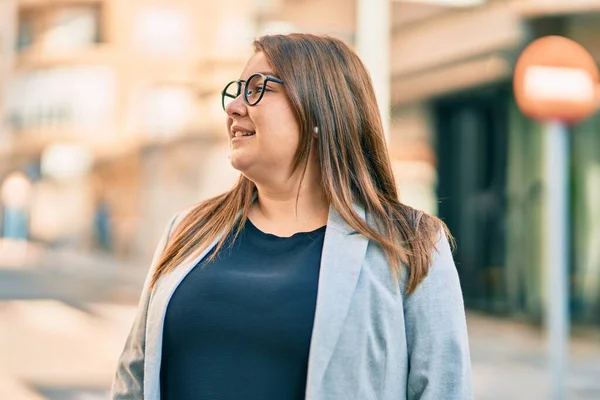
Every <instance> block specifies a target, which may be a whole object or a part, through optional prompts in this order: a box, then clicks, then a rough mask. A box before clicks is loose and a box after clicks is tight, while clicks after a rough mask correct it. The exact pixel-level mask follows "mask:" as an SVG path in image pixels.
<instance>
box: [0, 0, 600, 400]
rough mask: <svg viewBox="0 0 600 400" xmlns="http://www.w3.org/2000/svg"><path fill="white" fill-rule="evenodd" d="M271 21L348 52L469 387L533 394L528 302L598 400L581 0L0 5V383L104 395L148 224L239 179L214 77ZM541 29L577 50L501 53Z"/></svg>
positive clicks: (593, 138)
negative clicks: (434, 259)
mask: <svg viewBox="0 0 600 400" xmlns="http://www.w3.org/2000/svg"><path fill="white" fill-rule="evenodd" d="M232 10H235V11H236V12H232ZM290 32H305V33H313V34H318V35H327V36H331V37H335V38H338V39H340V40H342V41H343V42H344V43H346V44H347V45H348V46H350V47H351V48H352V49H353V50H355V51H356V53H357V54H358V56H359V57H360V59H361V60H362V62H363V63H364V64H365V66H366V67H367V70H368V71H369V74H370V76H371V79H372V81H373V89H374V92H375V94H376V97H377V104H378V106H379V109H380V112H381V122H382V126H383V127H384V129H383V132H384V134H383V135H384V137H385V141H386V146H387V149H388V151H389V156H390V161H391V165H390V167H391V169H392V170H393V174H394V179H395V182H396V183H397V186H398V188H399V193H400V199H399V200H400V201H401V202H402V203H403V204H405V205H408V206H410V207H414V208H415V209H418V210H423V211H424V212H426V213H428V214H431V215H435V216H437V217H439V218H440V219H441V220H442V221H444V223H445V224H446V225H447V226H448V228H449V230H450V232H451V233H452V235H453V236H454V238H455V239H456V243H457V246H456V250H455V252H454V253H453V255H454V261H455V264H456V268H457V272H458V276H459V279H460V284H461V289H462V295H463V299H464V303H465V307H466V309H467V316H468V328H469V333H470V341H471V359H472V365H473V385H474V389H475V394H476V398H477V399H478V400H496V399H498V400H501V399H511V400H512V399H517V400H520V399H526V400H530V399H533V400H536V399H540V400H542V399H543V400H546V399H550V398H553V397H552V396H551V393H550V392H551V387H552V385H551V383H557V385H556V386H557V387H558V386H560V384H561V383H562V380H560V379H555V381H554V382H552V381H551V379H552V378H551V374H550V373H549V371H550V368H549V365H548V358H549V357H548V348H547V337H548V335H547V332H545V330H544V329H543V328H542V327H541V326H540V325H539V321H540V320H542V319H544V320H546V321H549V325H552V326H553V327H554V329H552V332H553V333H554V335H553V336H552V337H553V338H555V341H554V342H553V343H557V345H555V346H553V347H552V349H553V350H554V353H556V354H555V357H554V358H553V360H555V361H556V363H555V366H556V368H555V369H554V370H555V371H559V370H560V369H561V367H562V366H564V365H563V363H562V350H563V349H564V346H562V344H563V343H564V340H563V339H564V337H563V335H562V333H564V332H566V330H567V329H563V328H565V327H566V326H567V325H568V326H570V327H571V336H570V342H569V353H570V358H569V363H568V377H567V380H566V385H567V392H568V393H567V395H566V396H565V399H568V400H579V399H590V400H591V399H594V400H599V399H600V245H599V243H600V207H599V205H600V107H596V106H597V105H598V104H599V103H598V101H597V100H598V96H600V80H599V79H598V74H597V72H598V66H599V65H600V0H318V1H317V0H303V1H292V0H251V1H248V0H222V1H218V2H208V1H193V0H177V1H172V0H138V1H122V0H68V1H63V0H60V1H59V0H5V1H0V400H20V399H24V400H30V399H31V400H43V399H50V400H53V399H60V400H95V399H105V398H107V396H108V390H109V387H110V384H111V381H112V377H113V371H114V369H115V366H116V363H117V358H118V357H119V355H120V353H121V350H122V348H123V345H124V341H125V338H126V336H127V334H128V332H129V329H130V326H131V323H132V320H133V317H134V314H135V310H136V307H137V302H138V298H139V292H140V289H141V286H142V283H143V280H144V278H145V275H146V272H147V268H148V263H149V258H150V257H151V254H152V252H153V250H154V246H155V245H156V243H157V240H158V238H159V237H160V235H161V233H162V232H163V230H164V228H165V225H166V224H167V223H168V221H169V220H170V219H171V218H172V217H173V215H174V214H175V213H177V212H179V211H181V210H184V209H187V208H189V207H190V206H193V205H196V204H199V203H200V202H202V201H203V200H206V199H209V198H211V197H213V196H216V195H218V194H221V193H224V192H226V191H229V190H230V189H231V188H232V186H233V185H234V183H235V182H236V181H237V180H238V178H239V173H240V171H239V170H237V169H236V168H234V167H233V166H232V162H231V148H232V147H231V146H232V137H231V134H232V132H231V131H229V129H228V128H226V121H227V120H228V115H227V114H226V112H224V110H223V99H224V98H226V97H227V96H224V95H223V93H225V94H227V91H226V90H224V88H226V87H227V86H229V84H228V82H232V80H234V81H235V80H237V79H244V77H243V74H244V73H243V72H242V71H244V66H245V65H246V64H247V61H248V58H249V56H250V55H251V54H252V53H253V48H252V42H253V39H254V38H258V37H261V36H262V35H270V34H286V33H290ZM549 36H550V37H555V38H556V37H562V38H563V39H565V40H566V39H568V41H569V42H570V43H571V44H573V45H576V47H577V48H579V50H580V52H578V54H584V55H585V57H584V58H582V60H584V61H585V60H587V61H586V62H585V63H584V64H581V65H575V64H573V65H571V60H572V59H573V57H572V56H571V53H570V52H566V51H558V50H556V47H554V46H548V47H546V48H547V49H548V50H547V53H548V54H547V55H548V56H549V57H550V58H551V59H552V62H551V63H550V64H548V65H547V63H546V61H545V60H541V61H540V60H536V62H535V63H533V62H532V61H531V62H530V64H531V65H529V68H526V69H523V68H517V63H518V60H520V59H521V56H522V54H523V50H524V49H526V48H528V46H530V45H531V44H532V43H534V42H536V41H538V40H539V39H541V38H545V37H549ZM535 53H537V52H535ZM555 55H556V56H557V57H554V56H555ZM561 57H562V58H564V60H560V61H561V62H562V63H563V64H564V65H563V64H561V63H558V64H556V62H558V61H559V60H558V59H560V58H561ZM554 58H556V59H557V60H554ZM542 61H543V62H542ZM565 63H566V64H565ZM323 65H325V64H323ZM540 66H541V67H543V68H539V67H540ZM549 67H551V68H549ZM582 68H583V69H582ZM532 70H533V71H534V72H536V73H535V74H533V73H532V74H533V75H531V74H529V75H527V74H525V73H524V71H532ZM517 71H520V72H519V73H517ZM540 71H541V75H540ZM549 71H550V72H549ZM273 72H275V73H278V71H277V69H276V68H274V71H273ZM314 72H315V73H313V71H311V74H310V77H311V79H316V80H318V79H319V78H320V76H319V74H321V72H322V71H320V70H317V71H314ZM240 73H242V75H240ZM265 73H266V72H265ZM556 74H559V75H556ZM564 74H566V75H564ZM280 75H281V74H280ZM322 75H323V76H324V77H326V76H327V74H322ZM526 75H527V76H529V80H525V76H526ZM531 76H534V77H537V78H536V79H533V78H531ZM540 76H541V77H544V79H541V78H539V77H540ZM557 76H558V77H565V76H566V77H570V78H571V79H575V80H569V79H562V78H557ZM573 77H574V78H573ZM582 77H583V78H582ZM247 78H248V79H247V80H250V79H249V77H247ZM517 78H518V79H517ZM265 82H266V81H265ZM515 82H520V83H519V84H518V85H515ZM525 82H530V83H531V82H534V83H535V85H533V84H532V85H526V84H525ZM573 82H575V83H579V85H577V84H576V85H572V84H571V83H573ZM581 82H583V84H582V83H581ZM329 83H330V84H331V87H333V85H334V84H335V85H337V87H338V88H340V86H339V85H340V84H342V85H343V84H344V80H341V81H339V80H336V82H329ZM245 85H246V86H247V85H248V82H247V81H246V83H245ZM265 85H266V84H265ZM293 86H294V84H293V83H292V84H291V85H290V82H286V83H285V85H284V88H286V87H293ZM233 87H234V88H235V87H236V85H234V86H233ZM237 87H238V89H240V90H241V87H242V86H241V84H240V86H237ZM314 87H315V88H318V87H319V85H316V84H315V85H314ZM520 87H521V89H524V88H529V89H531V88H534V89H536V90H535V91H534V92H535V93H534V94H536V96H533V97H528V99H529V100H530V105H537V106H539V105H540V104H546V103H547V101H550V100H551V101H550V103H549V104H552V105H554V106H556V107H553V109H554V110H560V111H561V112H562V111H564V110H567V109H570V108H573V107H575V106H576V105H578V104H579V106H577V107H575V108H574V109H583V107H581V104H585V105H586V107H585V108H586V110H587V111H586V112H587V114H586V115H587V116H586V117H585V118H583V114H582V115H581V116H579V117H577V118H575V117H574V116H573V115H571V117H570V118H567V115H562V114H560V115H559V114H556V115H555V114H552V115H550V114H545V113H544V118H541V117H539V116H535V117H534V118H532V117H533V115H531V113H525V112H524V108H523V103H522V101H518V100H519V98H521V100H522V99H523V98H524V93H525V92H527V93H529V92H531V90H527V91H526V90H519V88H520ZM289 90H290V89H285V90H284V91H285V92H286V93H287V95H288V97H289V94H290V93H291V92H289ZM347 90H348V95H349V96H350V95H352V94H353V93H355V92H356V90H355V89H354V88H351V87H347ZM267 91H268V90H267ZM240 93H241V92H238V96H239V95H240ZM244 93H246V91H245V92H244ZM262 93H264V92H262ZM519 93H521V96H519ZM529 95H531V93H529V94H528V96H529ZM244 97H246V95H244ZM267 97H268V96H267ZM525 97H526V96H525ZM548 99H550V100H548ZM557 99H561V102H560V103H554V102H555V101H557ZM577 99H579V100H578V101H579V102H577V101H575V100H577ZM582 99H585V102H583V103H581V100H582ZM259 100H260V99H259ZM246 101H247V99H246ZM562 101H566V103H564V104H563V103H562ZM310 103H311V104H312V100H311V102H310ZM580 103H581V104H580ZM256 105H258V104H257V103H254V104H253V106H256ZM557 105H558V106H557ZM562 105H571V106H573V107H562ZM318 106H319V107H320V106H321V105H320V104H318ZM311 107H312V106H311ZM536 108H537V107H536ZM326 109H328V108H327V106H326V107H324V110H326ZM366 109H368V108H366ZM538 111H539V110H538ZM590 113H591V114H590ZM276 114H277V113H275V114H273V115H274V116H277V115H276ZM301 114H303V115H304V114H305V115H309V114H310V113H304V112H302V113H301ZM319 114H320V113H319ZM269 115H271V114H269ZM298 115H300V114H298ZM582 118H583V119H582ZM550 121H551V123H550ZM567 121H569V124H566V123H565V124H563V123H558V122H567ZM332 123H333V122H332ZM317 125H319V124H317ZM332 126H333V125H332ZM340 126H341V125H340ZM314 128H319V127H318V126H315V127H314ZM257 131H260V129H256V127H255V129H254V133H256V132H257ZM323 131H324V129H323V128H321V131H320V133H319V134H322V133H323ZM315 132H319V130H318V129H317V131H315ZM334 133H335V134H340V135H341V136H340V137H342V136H343V134H344V132H343V131H341V130H340V131H339V132H337V131H336V132H334ZM233 136H235V135H233ZM321 143H323V141H321ZM325 143H327V141H325ZM331 143H334V142H331ZM339 143H342V142H339ZM334 144H335V143H334ZM551 145H555V146H551ZM363 150H364V149H363ZM363 153H364V154H369V152H366V151H363ZM259 154H261V155H262V154H263V153H262V152H261V153H259ZM557 154H558V155H560V157H558V158H556V156H557ZM260 158H262V156H261V157H260ZM557 159H558V160H559V161H560V162H558V163H557V162H556V160H557ZM261 161H262V160H261ZM561 165H563V167H561ZM567 166H568V167H567ZM325 170H327V168H326V169H325ZM269 171H276V169H269ZM561 176H562V179H559V178H560V177H561ZM553 189H555V190H553ZM561 204H562V206H561ZM567 211H568V212H567ZM549 277H552V279H548V278H549ZM549 283H552V285H550V284H549ZM567 310H568V312H567ZM549 316H552V317H553V318H551V317H549ZM552 322H554V323H552ZM269 376H270V375H269ZM558 391H560V390H557V392H558ZM436 400H437V399H436ZM439 400H444V399H439Z"/></svg>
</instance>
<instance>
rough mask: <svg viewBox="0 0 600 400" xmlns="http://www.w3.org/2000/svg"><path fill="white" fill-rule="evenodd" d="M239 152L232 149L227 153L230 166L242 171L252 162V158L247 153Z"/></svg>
mask: <svg viewBox="0 0 600 400" xmlns="http://www.w3.org/2000/svg"><path fill="white" fill-rule="evenodd" d="M240 153H242V152H241V151H235V150H233V151H232V152H231V153H230V154H229V162H230V163H231V166H232V167H233V168H235V169H237V170H238V171H240V172H244V171H246V170H248V168H249V167H250V165H251V164H252V160H251V157H249V156H248V155H247V154H240Z"/></svg>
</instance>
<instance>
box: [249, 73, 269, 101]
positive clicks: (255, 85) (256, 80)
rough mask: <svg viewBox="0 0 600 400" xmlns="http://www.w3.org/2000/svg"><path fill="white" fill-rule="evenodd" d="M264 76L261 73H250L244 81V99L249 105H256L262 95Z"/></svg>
mask: <svg viewBox="0 0 600 400" xmlns="http://www.w3.org/2000/svg"><path fill="white" fill-rule="evenodd" d="M264 89H265V77H264V76H262V75H261V74H255V75H252V76H251V77H250V78H249V79H248V81H247V82H246V100H247V101H248V104H250V105H251V106H254V105H256V104H257V103H258V102H259V101H260V99H261V98H262V96H263V90H264Z"/></svg>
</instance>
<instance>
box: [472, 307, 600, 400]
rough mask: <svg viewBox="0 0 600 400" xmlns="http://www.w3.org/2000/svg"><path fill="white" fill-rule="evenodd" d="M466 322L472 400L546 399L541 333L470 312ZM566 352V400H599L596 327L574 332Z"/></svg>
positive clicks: (547, 380)
mask: <svg viewBox="0 0 600 400" xmlns="http://www.w3.org/2000/svg"><path fill="white" fill-rule="evenodd" d="M467 324H468V327H469V338H470V342H471V343H470V345H471V360H472V364H473V386H474V388H475V393H476V399H477V400H504V399H506V400H512V399H515V400H521V399H523V400H537V399H539V400H547V399H550V398H551V396H550V393H549V388H550V374H549V373H548V372H547V371H548V370H547V362H546V352H547V349H546V339H545V335H544V333H543V331H541V330H540V329H538V328H536V327H533V326H530V325H527V324H524V323H520V322H516V321H514V320H510V319H498V318H493V317H490V316H486V315H483V314H478V313H473V312H471V313H469V315H468V322H467ZM569 350H570V360H569V368H568V377H567V399H568V400H588V399H589V400H598V399H600V328H599V329H597V330H591V329H590V330H587V331H586V332H578V333H576V334H573V335H572V336H571V342H570V346H569Z"/></svg>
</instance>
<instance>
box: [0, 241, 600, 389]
mask: <svg viewBox="0 0 600 400" xmlns="http://www.w3.org/2000/svg"><path fill="white" fill-rule="evenodd" d="M28 253H30V255H29V256H28V257H29V258H34V257H35V259H37V260H38V262H40V263H41V264H40V266H34V265H31V262H32V261H33V260H29V261H26V259H27V257H26V258H25V259H20V260H19V261H20V262H21V264H28V265H26V266H23V265H21V266H16V265H9V263H6V262H5V263H4V265H3V266H2V268H0V298H1V301H0V354H2V357H1V358H0V399H10V400H13V399H14V400H20V399H23V400H30V399H31V400H41V399H56V400H59V399H60V400H94V399H104V398H106V397H107V395H108V388H109V386H110V382H111V379H112V374H113V371H114V367H115V365H116V362H117V358H118V356H119V354H120V351H121V348H122V346H123V343H124V340H125V337H126V335H127V333H128V330H129V327H130V324H131V322H132V318H133V315H134V312H135V308H136V302H137V296H138V290H139V288H140V286H141V284H142V279H143V270H142V269H141V268H140V269H133V268H132V267H131V266H122V265H116V264H117V263H116V262H114V261H112V262H111V260H109V259H104V260H102V259H98V258H97V259H91V258H89V257H88V258H87V259H86V258H85V257H83V256H78V255H76V254H73V253H71V254H69V253H66V252H52V251H47V250H42V249H39V248H38V249H37V251H31V249H30V251H29V252H28ZM2 259H3V260H6V259H7V258H6V257H3V258H2ZM40 259H43V262H41V261H39V260H40ZM24 260H25V261H24ZM53 263H54V265H53ZM69 263H70V264H69ZM76 263H79V264H76ZM125 268H129V269H130V270H131V271H133V272H130V273H128V274H123V273H117V271H118V270H120V269H125ZM42 283H43V285H42ZM42 288H43V289H42ZM468 325H469V333H470V340H471V358H472V363H473V383H474V387H475V392H476V398H477V399H479V400H501V399H528V400H535V399H540V400H542V399H548V398H549V396H548V394H547V388H548V386H549V385H548V381H547V375H546V372H545V358H544V357H545V356H544V354H545V353H544V352H545V347H544V337H543V335H542V332H541V331H540V330H539V329H537V328H534V327H532V326H530V325H526V324H523V323H519V322H516V321H515V320H507V319H500V318H495V317H492V316H489V315H484V314H479V313H473V312H471V313H469V315H468ZM570 350H571V363H570V369H569V377H568V397H567V398H568V399H573V400H579V399H581V400H583V399H590V400H592V399H598V398H600V380H599V379H598V377H599V376H600V337H599V334H598V332H597V331H596V332H591V331H589V332H580V331H578V332H577V334H576V335H575V338H574V339H573V340H572V342H571V346H570Z"/></svg>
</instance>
